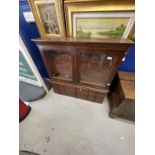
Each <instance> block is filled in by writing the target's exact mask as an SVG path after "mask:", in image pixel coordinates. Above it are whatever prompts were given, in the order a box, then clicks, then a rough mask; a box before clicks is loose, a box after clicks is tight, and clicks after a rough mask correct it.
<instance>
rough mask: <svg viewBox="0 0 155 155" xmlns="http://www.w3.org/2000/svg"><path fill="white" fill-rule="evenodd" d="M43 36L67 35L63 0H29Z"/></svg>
mask: <svg viewBox="0 0 155 155" xmlns="http://www.w3.org/2000/svg"><path fill="white" fill-rule="evenodd" d="M29 4H30V6H31V9H32V12H33V15H34V18H35V21H36V24H37V27H38V30H39V33H40V35H41V37H62V36H65V34H66V33H65V24H64V12H63V7H62V1H61V0H29Z"/></svg>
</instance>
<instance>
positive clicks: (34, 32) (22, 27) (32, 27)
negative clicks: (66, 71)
mask: <svg viewBox="0 0 155 155" xmlns="http://www.w3.org/2000/svg"><path fill="white" fill-rule="evenodd" d="M27 11H30V7H29V5H28V3H27V1H25V0H21V1H20V4H19V34H20V36H21V38H22V40H23V41H24V43H25V45H26V47H27V49H28V51H29V53H30V55H31V57H32V59H33V60H34V63H35V65H36V67H37V69H38V71H39V73H40V74H41V76H42V77H44V78H46V77H48V74H47V71H46V69H45V66H44V64H43V60H42V58H41V54H40V52H39V50H38V48H37V47H36V45H35V43H33V42H32V41H31V39H34V38H39V37H40V35H39V32H38V29H37V27H36V24H35V22H32V23H27V22H26V21H25V18H24V15H23V12H27Z"/></svg>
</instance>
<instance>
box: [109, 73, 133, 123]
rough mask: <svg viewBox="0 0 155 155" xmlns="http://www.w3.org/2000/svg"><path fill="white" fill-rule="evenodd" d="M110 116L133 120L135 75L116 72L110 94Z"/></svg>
mask: <svg viewBox="0 0 155 155" xmlns="http://www.w3.org/2000/svg"><path fill="white" fill-rule="evenodd" d="M108 99H109V103H110V116H111V117H120V118H124V119H128V120H131V121H134V120H135V74H134V73H128V72H121V71H120V72H118V74H117V75H116V76H115V78H114V81H113V82H112V86H111V88H110V93H109V94H108Z"/></svg>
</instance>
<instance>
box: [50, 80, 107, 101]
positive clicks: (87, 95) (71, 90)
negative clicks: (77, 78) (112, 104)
mask: <svg viewBox="0 0 155 155" xmlns="http://www.w3.org/2000/svg"><path fill="white" fill-rule="evenodd" d="M52 84H53V89H54V92H55V93H58V94H62V95H66V96H71V97H75V98H80V99H83V100H88V101H91V102H97V103H102V102H103V99H104V97H105V95H106V92H105V93H104V92H103V93H101V92H97V91H94V90H91V88H90V89H89V88H84V87H80V86H78V85H73V84H72V85H70V84H69V85H66V84H65V85H63V84H62V83H59V84H58V83H52Z"/></svg>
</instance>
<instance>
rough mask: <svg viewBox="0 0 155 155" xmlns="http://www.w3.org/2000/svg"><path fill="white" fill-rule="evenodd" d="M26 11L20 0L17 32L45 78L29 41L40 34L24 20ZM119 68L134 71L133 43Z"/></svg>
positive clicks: (32, 24) (25, 6) (44, 73)
mask: <svg viewBox="0 0 155 155" xmlns="http://www.w3.org/2000/svg"><path fill="white" fill-rule="evenodd" d="M27 11H30V7H29V5H28V3H27V1H26V0H20V3H19V33H20V35H21V37H22V39H23V41H24V43H25V45H26V47H27V49H28V51H29V52H30V55H31V57H32V59H33V60H34V63H35V65H36V67H37V68H38V70H39V72H40V74H41V75H42V77H44V78H46V77H48V74H47V71H46V69H45V66H44V64H43V60H42V58H41V55H40V53H39V50H38V48H37V47H36V45H35V44H34V43H33V42H32V41H31V39H34V38H38V37H40V35H39V32H38V29H37V27H36V24H35V23H34V22H33V23H27V22H26V21H25V18H24V16H23V12H27ZM119 70H121V71H128V72H135V45H133V46H132V47H131V48H130V50H129V52H128V54H127V56H126V60H125V61H124V62H122V63H121V64H120V66H119Z"/></svg>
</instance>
